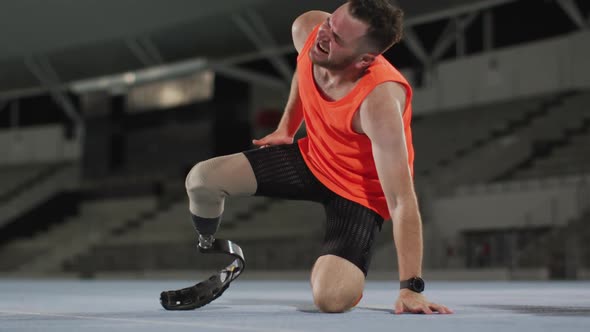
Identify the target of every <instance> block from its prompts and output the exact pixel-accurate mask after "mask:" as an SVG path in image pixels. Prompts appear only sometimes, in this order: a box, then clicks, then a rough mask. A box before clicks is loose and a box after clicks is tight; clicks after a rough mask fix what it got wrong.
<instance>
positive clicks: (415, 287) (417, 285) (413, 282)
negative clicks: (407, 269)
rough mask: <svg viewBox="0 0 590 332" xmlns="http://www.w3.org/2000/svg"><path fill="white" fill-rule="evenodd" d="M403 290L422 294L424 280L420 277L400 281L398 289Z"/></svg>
mask: <svg viewBox="0 0 590 332" xmlns="http://www.w3.org/2000/svg"><path fill="white" fill-rule="evenodd" d="M404 288H407V289H409V290H411V291H414V292H416V293H422V292H423V291H424V280H423V279H422V278H420V277H414V278H410V279H408V280H404V281H401V282H400V283H399V289H404Z"/></svg>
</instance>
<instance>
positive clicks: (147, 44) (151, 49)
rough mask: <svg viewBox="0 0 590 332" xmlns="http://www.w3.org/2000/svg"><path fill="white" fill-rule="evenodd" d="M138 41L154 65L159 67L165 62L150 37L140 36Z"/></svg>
mask: <svg viewBox="0 0 590 332" xmlns="http://www.w3.org/2000/svg"><path fill="white" fill-rule="evenodd" d="M138 41H139V42H140V43H141V45H143V49H144V50H145V51H146V53H147V54H148V55H149V56H150V58H151V59H153V60H154V62H155V63H156V64H158V65H161V64H163V63H164V62H165V61H164V57H163V56H162V52H160V49H159V48H158V47H157V46H156V44H155V43H154V41H153V40H152V38H151V37H150V36H141V37H140V38H139V40H138Z"/></svg>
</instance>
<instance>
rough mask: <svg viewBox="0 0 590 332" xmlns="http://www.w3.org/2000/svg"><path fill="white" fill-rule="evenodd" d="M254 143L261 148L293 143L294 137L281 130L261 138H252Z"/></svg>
mask: <svg viewBox="0 0 590 332" xmlns="http://www.w3.org/2000/svg"><path fill="white" fill-rule="evenodd" d="M252 143H253V144H254V145H256V146H259V147H261V148H265V147H267V146H271V145H282V144H293V137H291V136H289V135H287V134H285V133H283V132H280V131H274V132H272V133H270V134H268V135H266V136H264V137H263V138H261V139H254V140H252Z"/></svg>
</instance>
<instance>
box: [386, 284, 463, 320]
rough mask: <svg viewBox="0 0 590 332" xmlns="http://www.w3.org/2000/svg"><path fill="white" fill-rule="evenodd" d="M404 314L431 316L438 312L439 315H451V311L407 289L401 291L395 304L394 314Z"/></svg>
mask: <svg viewBox="0 0 590 332" xmlns="http://www.w3.org/2000/svg"><path fill="white" fill-rule="evenodd" d="M404 312H409V313H414V314H421V313H423V314H432V313H433V312H438V313H439V314H452V313H453V311H452V310H451V309H449V308H447V307H445V306H444V305H440V304H436V303H432V302H429V301H428V300H427V299H426V297H425V296H424V295H422V294H420V293H416V292H413V291H411V290H408V289H402V290H400V293H399V297H398V298H397V301H396V302H395V313H396V314H402V313H404Z"/></svg>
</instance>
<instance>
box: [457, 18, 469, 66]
mask: <svg viewBox="0 0 590 332" xmlns="http://www.w3.org/2000/svg"><path fill="white" fill-rule="evenodd" d="M458 20H459V19H458V18H457V19H455V20H454V21H455V24H456V26H457V27H459V26H460V25H461V22H459V21H458ZM455 39H456V43H455V45H456V46H455V48H456V52H457V57H463V56H465V53H466V52H467V45H466V44H467V39H466V38H465V29H455Z"/></svg>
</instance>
